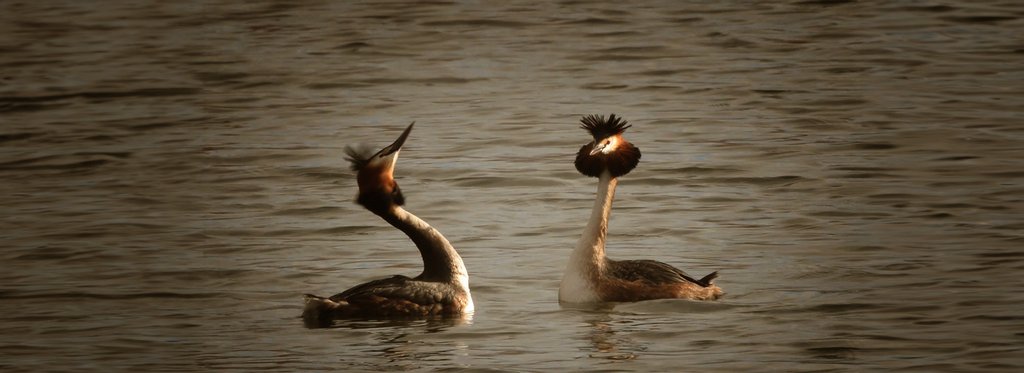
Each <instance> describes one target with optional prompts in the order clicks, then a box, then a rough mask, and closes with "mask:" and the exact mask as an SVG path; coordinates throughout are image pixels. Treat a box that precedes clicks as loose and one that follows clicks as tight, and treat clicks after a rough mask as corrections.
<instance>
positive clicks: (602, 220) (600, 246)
mask: <svg viewBox="0 0 1024 373" xmlns="http://www.w3.org/2000/svg"><path fill="white" fill-rule="evenodd" d="M618 183H619V180H618V179H617V178H614V177H612V176H611V173H609V172H608V171H607V170H605V171H604V172H602V173H601V175H600V176H599V177H598V182H597V198H596V199H595V200H594V208H593V210H591V211H590V220H589V221H587V228H586V229H584V230H583V235H582V236H580V240H579V242H578V243H577V244H576V249H575V250H574V251H573V258H572V261H573V262H575V263H581V264H582V263H586V264H592V265H595V266H601V265H602V264H603V263H604V260H605V256H604V245H605V238H606V236H607V235H608V217H609V216H610V215H611V213H612V200H613V199H615V186H616V185H618Z"/></svg>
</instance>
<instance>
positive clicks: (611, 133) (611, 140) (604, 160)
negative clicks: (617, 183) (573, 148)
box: [576, 114, 640, 177]
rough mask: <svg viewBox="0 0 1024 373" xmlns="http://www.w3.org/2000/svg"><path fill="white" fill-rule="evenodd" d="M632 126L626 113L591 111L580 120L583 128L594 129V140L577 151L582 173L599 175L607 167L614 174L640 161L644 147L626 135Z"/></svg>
mask: <svg viewBox="0 0 1024 373" xmlns="http://www.w3.org/2000/svg"><path fill="white" fill-rule="evenodd" d="M629 127H632V125H630V124H629V123H627V122H626V121H625V120H624V119H622V117H616V116H615V114H611V115H610V116H609V117H608V118H607V119H606V118H605V117H604V116H603V115H588V116H585V117H583V119H581V120H580V128H583V129H585V130H587V131H588V132H590V134H591V135H592V136H593V137H594V141H591V142H590V143H589V144H586V145H583V147H582V148H580V151H579V152H578V153H576V170H577V171H579V172H580V173H581V174H584V175H587V176H592V177H599V176H601V173H602V172H604V171H605V170H608V172H609V173H610V174H611V176H612V177H619V176H622V175H625V174H628V173H629V172H630V171H632V170H633V168H635V167H636V165H637V164H638V163H640V149H639V148H637V147H636V146H634V145H633V144H632V143H630V142H629V141H626V139H625V138H623V137H622V134H623V132H626V129H627V128H629Z"/></svg>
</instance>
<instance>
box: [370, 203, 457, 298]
mask: <svg viewBox="0 0 1024 373" xmlns="http://www.w3.org/2000/svg"><path fill="white" fill-rule="evenodd" d="M390 211H391V212H390V213H389V214H380V216H381V218H383V219H384V220H385V221H387V222H388V223H389V224H391V225H392V226H394V227H395V228H398V229H399V230H401V231H402V232H403V233H405V235H406V236H409V239H411V240H412V242H413V243H414V244H416V248H417V249H419V251H420V256H421V257H422V258H423V272H422V273H420V275H419V276H416V278H415V279H416V280H420V281H431V282H453V283H458V284H459V285H460V286H461V287H462V288H463V290H464V291H465V292H466V298H468V302H469V304H468V307H469V308H470V310H472V307H473V300H472V297H471V296H470V294H469V272H468V271H466V265H465V263H463V261H462V257H461V256H459V253H458V252H457V251H455V248H454V247H452V244H451V243H450V242H448V239H447V238H445V237H444V235H442V234H441V232H440V231H438V230H437V229H434V227H432V226H430V224H427V222H426V221H424V220H423V219H420V218H419V217H418V216H416V215H414V214H413V213H411V212H409V211H406V210H405V209H404V208H402V207H401V206H395V207H394V208H393V209H391V210H390Z"/></svg>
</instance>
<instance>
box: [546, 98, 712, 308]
mask: <svg viewBox="0 0 1024 373" xmlns="http://www.w3.org/2000/svg"><path fill="white" fill-rule="evenodd" d="M581 127H582V128H583V129H585V130H587V131H588V132H590V134H591V135H593V137H594V141H593V142H591V143H589V144H586V145H584V146H583V147H582V148H580V150H579V152H578V153H577V154H576V162H575V165H576V170H578V171H579V172H580V173H582V174H584V175H586V176H591V177H596V178H597V179H598V184H597V196H596V197H597V198H596V199H595V201H594V206H593V209H592V210H591V213H590V219H589V220H588V221H587V226H586V228H585V229H584V231H583V234H582V235H581V236H580V239H579V241H578V242H577V244H576V248H575V249H574V250H573V252H572V254H571V256H570V258H569V263H568V265H567V266H566V270H565V274H564V276H563V278H562V283H561V285H560V287H559V291H558V299H559V301H560V302H563V303H597V302H632V301H639V300H647V299H660V298H685V299H715V298H717V297H718V296H720V295H721V294H722V291H721V289H720V288H719V287H718V286H716V285H714V284H712V283H711V281H712V280H713V279H714V278H715V277H717V272H713V273H711V274H709V275H707V276H705V277H704V278H701V279H699V280H698V279H694V278H692V277H690V276H689V275H687V274H686V273H685V272H683V271H681V270H679V269H678V268H675V267H673V266H671V265H668V264H665V263H662V262H658V261H653V260H622V261H619V260H611V259H608V258H607V256H606V255H605V243H606V241H607V235H608V220H609V217H610V215H611V208H612V202H613V200H614V199H615V188H616V187H617V186H618V177H620V176H623V175H626V174H628V173H629V172H630V171H632V170H633V169H634V168H635V167H636V166H637V164H639V162H640V156H641V154H640V149H639V148H637V147H636V146H634V145H633V144H632V143H630V142H628V141H626V140H625V139H624V138H623V137H622V134H623V133H624V132H625V131H626V129H627V128H630V127H631V126H630V125H628V124H627V122H626V121H625V120H623V119H622V118H621V117H616V116H615V114H612V115H611V116H609V118H608V119H605V117H604V116H598V115H589V116H586V117H583V119H582V120H581Z"/></svg>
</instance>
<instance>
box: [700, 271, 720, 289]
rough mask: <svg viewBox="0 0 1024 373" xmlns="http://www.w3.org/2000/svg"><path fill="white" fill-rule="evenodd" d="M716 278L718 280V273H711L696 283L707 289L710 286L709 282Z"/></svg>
mask: <svg viewBox="0 0 1024 373" xmlns="http://www.w3.org/2000/svg"><path fill="white" fill-rule="evenodd" d="M716 278H718V271H714V272H711V273H709V274H708V275H707V276H704V277H701V279H700V280H697V283H699V284H700V285H701V286H703V287H708V286H711V282H712V281H714V280H715V279H716Z"/></svg>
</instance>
